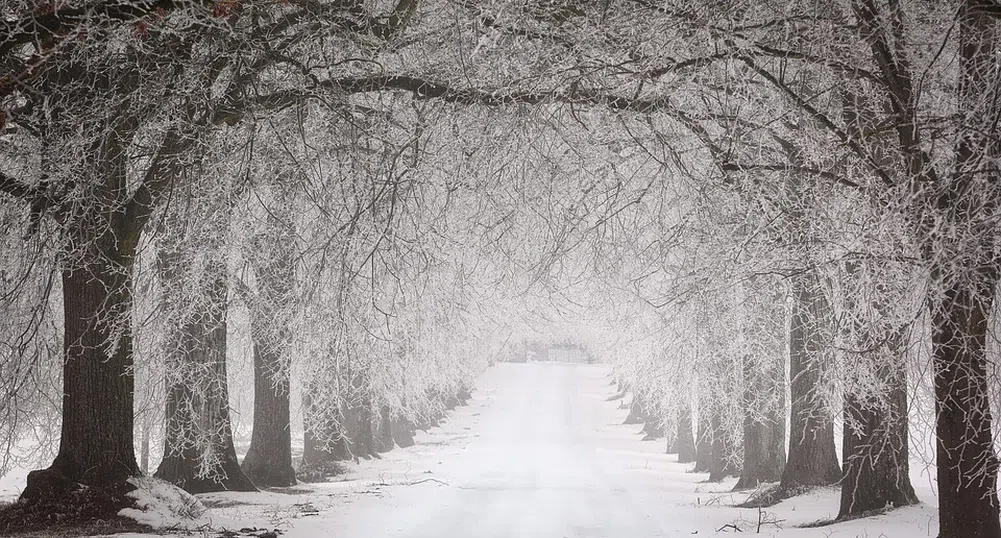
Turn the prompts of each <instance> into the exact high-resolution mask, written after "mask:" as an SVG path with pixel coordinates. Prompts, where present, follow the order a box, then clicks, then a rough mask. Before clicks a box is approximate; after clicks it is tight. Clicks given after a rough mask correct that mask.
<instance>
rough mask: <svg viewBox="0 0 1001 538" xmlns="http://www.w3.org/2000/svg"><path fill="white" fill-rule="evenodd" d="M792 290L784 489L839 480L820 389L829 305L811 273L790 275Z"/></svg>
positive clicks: (827, 340) (826, 350)
mask: <svg viewBox="0 0 1001 538" xmlns="http://www.w3.org/2000/svg"><path fill="white" fill-rule="evenodd" d="M792 293H793V313H792V327H791V333H790V345H789V348H790V349H789V377H790V380H791V381H790V387H789V388H790V390H789V392H790V397H791V400H792V401H791V416H790V430H789V459H788V462H787V463H786V467H785V470H784V471H783V472H782V480H781V487H782V488H783V489H784V490H786V491H793V490H795V489H796V488H800V487H804V486H826V485H830V484H836V483H837V482H838V481H839V480H841V468H840V466H839V465H838V457H837V452H836V450H835V446H834V423H833V422H832V421H831V419H830V417H829V414H828V412H827V409H826V406H825V405H824V402H823V397H822V395H821V393H820V391H821V384H822V383H823V382H824V376H825V375H826V370H827V361H828V360H829V359H828V355H829V353H830V349H829V346H830V343H831V341H832V335H831V331H830V328H829V320H828V316H829V315H830V306H829V305H828V304H827V300H826V298H825V297H824V294H823V290H822V289H821V288H820V282H819V280H818V278H817V275H816V274H814V273H812V272H806V273H803V274H800V275H797V276H795V277H793V280H792Z"/></svg>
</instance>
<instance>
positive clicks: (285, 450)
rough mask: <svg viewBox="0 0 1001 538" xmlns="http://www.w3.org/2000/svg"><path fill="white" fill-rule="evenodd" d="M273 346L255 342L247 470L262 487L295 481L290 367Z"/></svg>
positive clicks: (244, 460)
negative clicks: (251, 424)
mask: <svg viewBox="0 0 1001 538" xmlns="http://www.w3.org/2000/svg"><path fill="white" fill-rule="evenodd" d="M283 362H284V361H283V359H282V358H281V356H280V355H278V354H277V353H275V351H274V350H272V349H270V347H269V346H267V345H265V344H261V343H258V342H255V343H254V430H253V432H252V433H251V436H250V448H249V449H248V450H247V456H246V457H245V458H243V464H242V465H241V467H242V468H243V472H245V473H246V474H247V476H249V477H250V479H251V480H253V482H254V483H255V484H257V485H258V486H260V487H265V488H267V487H287V486H291V485H294V484H295V471H294V470H293V469H292V431H291V428H290V424H291V414H290V410H289V407H290V406H289V378H288V369H287V368H286V367H285V365H284V364H283Z"/></svg>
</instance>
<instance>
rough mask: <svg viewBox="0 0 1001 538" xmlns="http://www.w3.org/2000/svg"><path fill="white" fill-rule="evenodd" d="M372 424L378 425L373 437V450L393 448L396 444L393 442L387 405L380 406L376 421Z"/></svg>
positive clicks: (382, 450) (386, 450) (379, 451)
mask: <svg viewBox="0 0 1001 538" xmlns="http://www.w3.org/2000/svg"><path fill="white" fill-rule="evenodd" d="M373 426H378V429H377V434H376V435H375V439H374V440H375V451H376V452H378V453H381V452H389V451H390V450H393V448H395V447H396V444H395V443H394V442H393V426H392V419H391V418H390V412H389V407H388V406H382V408H381V409H380V410H379V416H378V418H377V419H376V423H375V425H373Z"/></svg>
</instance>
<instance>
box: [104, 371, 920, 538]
mask: <svg viewBox="0 0 1001 538" xmlns="http://www.w3.org/2000/svg"><path fill="white" fill-rule="evenodd" d="M607 376H608V369H607V368H606V367H603V366H600V365H574V364H558V363H525V364H498V365H496V366H494V367H492V368H490V369H488V370H487V372H486V373H485V374H484V375H483V376H482V377H481V379H480V380H479V382H478V385H477V387H478V388H477V390H476V391H475V392H474V393H473V398H472V399H471V400H470V402H469V405H468V406H464V407H460V408H458V409H456V410H455V411H454V412H453V413H452V415H451V416H450V417H449V418H448V420H447V421H446V422H444V423H443V424H442V425H441V426H440V427H438V428H435V429H433V430H431V431H430V432H427V433H421V434H419V435H418V437H417V442H418V443H417V445H415V446H413V447H410V448H407V449H396V450H393V451H391V452H388V453H386V454H384V455H383V459H381V460H372V461H362V462H361V464H360V465H353V464H352V465H350V469H351V471H350V472H349V473H348V474H347V475H345V476H342V477H338V479H337V480H336V481H332V482H328V483H323V484H302V485H300V486H296V487H294V488H290V489H289V490H287V491H268V492H260V493H216V494H206V495H199V496H198V499H199V501H201V503H202V504H203V505H204V506H205V507H207V510H206V511H205V512H204V514H201V515H200V516H199V517H198V518H194V519H192V520H191V521H189V522H187V526H184V525H179V523H178V520H177V518H172V517H171V516H172V515H174V514H176V512H177V510H176V507H177V506H178V503H181V504H180V505H183V502H186V501H185V498H184V497H177V498H170V497H169V495H167V494H166V490H165V489H162V488H160V487H159V486H155V485H154V486H151V487H148V488H147V489H148V490H149V494H148V495H147V497H146V498H167V499H172V500H167V501H166V502H165V503H163V504H166V505H167V506H173V507H175V508H174V509H164V508H162V507H161V508H157V509H153V510H147V513H146V514H145V515H144V516H143V517H146V518H147V519H146V520H145V521H147V522H150V523H154V524H155V525H157V526H158V527H160V528H202V529H203V530H204V529H207V528H209V527H210V528H211V529H213V530H215V531H221V530H230V531H239V530H240V529H248V530H247V532H245V533H243V534H239V535H240V536H249V535H253V534H251V533H250V531H249V529H260V530H263V529H268V530H270V529H276V530H278V531H280V532H281V536H283V537H289V538H312V537H317V536H337V537H338V538H380V537H381V538H390V537H400V538H403V537H406V538H422V537H429V538H430V537H443V538H449V537H467V536H476V537H478V538H479V537H482V538H490V537H498V538H499V537H512V538H513V537H523V536H524V537H540V538H541V537H547V538H550V537H552V538H592V537H593V538H601V537H605V538H620V537H621V538H642V537H667V536H670V537H675V536H693V535H698V536H732V535H734V534H747V533H756V531H758V521H759V512H758V510H757V509H739V508H734V507H733V505H734V504H736V503H739V502H740V501H742V500H743V499H744V498H746V496H747V493H739V494H738V493H731V492H730V491H729V490H730V488H731V487H732V486H733V484H734V480H728V481H725V482H723V483H722V484H707V483H705V478H706V475H705V474H695V473H689V472H687V470H688V468H689V467H690V466H689V465H682V464H678V463H677V461H676V456H675V455H666V454H663V451H664V444H663V442H661V441H648V442H643V441H640V439H641V437H642V435H639V434H638V432H639V429H640V428H639V427H637V426H623V425H621V422H622V420H623V418H624V417H625V414H626V410H624V409H618V404H619V402H615V401H613V402H608V401H606V398H607V397H608V396H609V395H611V394H612V392H613V387H612V386H610V385H609V379H608V377H607ZM914 467H915V468H916V470H915V471H914V472H913V473H912V474H913V475H914V476H913V480H914V485H915V488H916V489H917V491H918V496H919V497H920V498H921V499H922V500H923V501H924V503H923V504H920V505H918V506H913V507H907V508H903V509H900V510H895V511H892V512H890V513H888V514H884V515H879V516H874V517H869V518H863V519H859V520H855V521H849V522H845V523H838V524H835V525H829V526H824V527H817V528H798V526H799V525H804V524H810V523H814V522H817V521H819V520H824V519H830V518H833V517H834V516H836V515H837V511H838V490H837V489H824V490H817V491H813V492H811V493H808V494H805V495H802V496H799V497H795V498H792V499H788V500H786V501H784V502H782V503H780V504H778V505H777V506H775V507H771V508H768V509H765V510H764V511H763V512H761V513H760V517H761V520H762V524H761V526H760V535H761V536H781V537H817V538H828V537H832V538H839V537H845V538H856V537H873V538H875V537H879V536H885V537H887V538H894V537H902V538H911V537H921V536H935V535H936V534H937V528H938V521H937V515H936V510H935V506H934V504H931V503H933V501H934V495H933V493H932V491H931V484H929V481H928V479H927V475H925V476H924V477H922V476H920V473H922V472H924V473H927V469H923V468H921V467H920V466H917V465H916V466H914ZM157 517H159V518H160V521H159V522H157V521H155V519H156V518H157ZM198 525H203V526H205V527H198ZM727 525H734V526H736V527H737V528H739V529H740V530H741V533H737V532H736V531H735V530H734V528H733V527H728V526H727ZM194 534H195V535H199V536H200V535H201V533H200V532H195V533H194ZM120 536H127V537H129V538H153V537H155V536H159V534H128V535H120Z"/></svg>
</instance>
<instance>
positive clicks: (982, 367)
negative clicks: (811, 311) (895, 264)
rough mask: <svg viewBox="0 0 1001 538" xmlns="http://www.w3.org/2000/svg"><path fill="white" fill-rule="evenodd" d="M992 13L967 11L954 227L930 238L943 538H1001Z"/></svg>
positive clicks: (949, 203)
mask: <svg viewBox="0 0 1001 538" xmlns="http://www.w3.org/2000/svg"><path fill="white" fill-rule="evenodd" d="M989 7H990V6H989V5H988V2H984V1H982V0H965V1H964V2H963V3H962V6H961V8H960V12H959V32H958V34H959V70H960V77H959V82H960V83H959V91H958V93H959V100H960V110H961V112H962V120H963V123H962V124H961V125H960V140H959V141H958V144H957V147H956V174H955V176H954V177H953V178H950V184H949V185H948V187H949V188H948V190H947V191H946V192H945V193H944V194H943V195H942V198H940V199H939V200H938V208H939V209H940V210H941V214H942V215H943V223H944V224H945V225H946V227H943V226H935V227H934V228H933V229H932V230H931V231H930V232H929V234H928V235H929V237H928V241H929V243H931V244H932V246H933V248H932V249H930V250H931V252H932V253H933V254H937V255H939V256H942V258H940V259H939V260H937V261H936V265H934V266H933V268H932V269H933V276H934V277H935V284H936V285H937V286H939V288H938V291H939V292H940V293H941V295H939V296H938V297H933V299H932V301H933V302H932V307H933V310H932V363H933V366H934V371H935V404H936V405H935V409H936V419H935V422H936V433H937V437H938V443H937V446H936V456H937V477H938V491H939V510H938V513H939V537H940V538H961V537H963V538H966V537H968V538H998V537H1001V523H999V521H998V496H997V473H998V458H997V456H996V454H995V452H994V443H993V440H992V436H991V426H992V420H993V419H992V417H991V407H990V402H989V388H988V382H987V375H988V371H989V365H990V358H989V357H987V356H986V353H985V348H986V343H987V338H988V332H989V324H988V320H989V317H990V312H991V309H992V306H993V303H994V300H995V293H996V292H997V285H998V265H997V264H998V262H997V246H996V245H997V238H996V232H995V231H994V229H995V224H994V220H993V219H994V217H993V215H995V214H996V211H997V208H998V207H999V205H1001V200H999V198H1001V195H999V193H998V191H997V189H998V187H997V185H998V172H997V166H996V164H995V163H996V162H997V159H998V158H999V156H1001V129H999V124H998V117H999V115H1001V98H999V97H1001V96H999V92H1001V88H999V87H998V84H997V76H998V69H999V63H1001V62H999V59H998V50H999V48H1001V46H999V44H998V40H999V37H1001V36H999V34H1001V24H999V21H998V19H997V18H992V16H991V15H990V14H989V13H988V9H987V8H989ZM957 230H961V233H962V234H964V235H960V237H961V238H962V239H961V240H962V241H963V243H960V244H959V245H955V246H953V244H951V242H952V241H955V239H954V238H953V237H950V234H953V233H955V231H957ZM970 234H979V235H978V236H976V237H972V238H971V237H969V235H970ZM971 239H972V241H971ZM935 246H938V247H940V248H939V249H935V248H934V247H935ZM943 246H947V247H951V248H946V249H942V248H941V247H943ZM950 252H951V253H952V254H951V255H950V254H949V253H950ZM943 254H945V255H944V256H943ZM957 259H959V260H961V262H960V263H962V265H961V266H959V267H957V266H955V265H954V264H957Z"/></svg>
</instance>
